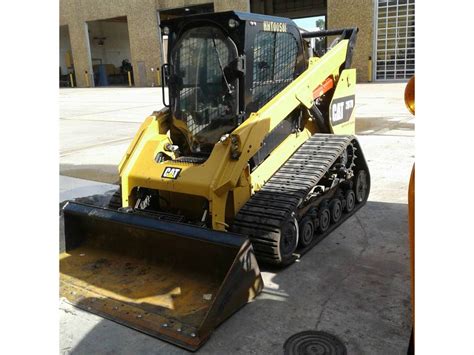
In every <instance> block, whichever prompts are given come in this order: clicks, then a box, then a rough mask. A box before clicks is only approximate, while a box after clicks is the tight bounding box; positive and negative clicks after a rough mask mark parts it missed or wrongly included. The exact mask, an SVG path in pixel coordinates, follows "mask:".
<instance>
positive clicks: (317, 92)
mask: <svg viewBox="0 0 474 355" xmlns="http://www.w3.org/2000/svg"><path fill="white" fill-rule="evenodd" d="M333 87H334V80H333V79H332V77H329V78H327V79H326V80H324V81H323V83H322V84H320V85H318V87H317V88H316V89H314V90H313V99H317V98H318V97H321V96H323V95H324V94H325V93H326V92H328V91H329V90H331V89H332V88H333Z"/></svg>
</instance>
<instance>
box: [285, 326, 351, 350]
mask: <svg viewBox="0 0 474 355" xmlns="http://www.w3.org/2000/svg"><path fill="white" fill-rule="evenodd" d="M283 348H284V349H285V355H346V354H347V349H346V347H345V345H344V343H343V342H342V341H341V340H340V339H339V338H337V337H336V336H334V335H332V334H329V333H326V332H319V331H315V330H307V331H304V332H300V333H296V334H293V335H292V336H291V337H289V338H288V339H287V340H286V341H285V344H284V345H283Z"/></svg>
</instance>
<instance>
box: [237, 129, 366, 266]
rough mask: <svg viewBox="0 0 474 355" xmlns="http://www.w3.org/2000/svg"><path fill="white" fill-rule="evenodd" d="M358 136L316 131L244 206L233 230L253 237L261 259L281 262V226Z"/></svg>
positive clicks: (271, 262)
mask: <svg viewBox="0 0 474 355" xmlns="http://www.w3.org/2000/svg"><path fill="white" fill-rule="evenodd" d="M354 140H355V141H357V140H356V138H355V137H354V136H342V135H332V134H315V135H313V136H312V137H311V138H310V139H308V140H307V141H306V142H305V143H303V144H302V145H301V147H300V148H299V149H298V150H297V151H296V152H295V153H294V154H293V155H292V156H291V157H290V159H288V160H287V161H286V162H285V164H284V165H282V167H281V168H280V169H279V170H278V171H277V172H276V173H275V174H274V175H273V176H272V177H271V178H270V180H268V182H267V183H266V184H265V185H264V186H263V188H262V189H261V190H260V191H258V192H257V193H255V194H254V195H253V196H252V198H251V199H250V200H249V201H248V202H247V203H246V204H245V205H244V206H243V207H242V208H241V209H240V211H239V212H238V214H237V215H236V217H235V219H234V222H233V224H232V226H231V230H232V231H234V232H237V233H241V234H244V235H246V236H248V237H249V239H250V240H251V241H252V245H253V247H254V250H255V254H256V256H257V259H258V260H259V261H263V262H265V263H270V264H279V261H278V260H279V257H278V241H279V239H280V227H282V226H283V224H284V223H285V222H286V221H288V219H289V218H290V217H291V215H292V214H293V213H295V212H296V211H297V209H298V206H299V205H300V204H301V202H302V201H303V199H304V198H305V197H306V195H307V194H308V193H309V192H310V190H311V189H312V188H313V187H314V186H315V185H317V184H318V182H319V180H320V179H321V178H322V177H323V176H324V174H325V173H326V172H327V171H328V170H329V168H330V167H331V165H332V164H333V163H334V162H335V161H336V159H337V158H338V157H339V156H340V155H341V154H342V153H343V151H344V150H345V149H346V147H347V146H348V145H349V144H350V143H351V142H352V141H354ZM355 210H356V209H354V212H355ZM351 214H352V213H351ZM345 219H346V218H344V219H341V222H340V223H342V220H345ZM340 223H338V224H337V225H339V224H340ZM333 229H334V228H331V230H333ZM328 232H329V230H328ZM325 235H327V233H325ZM325 235H324V236H325ZM316 239H317V238H315V241H316ZM319 240H321V238H320V239H319ZM319 240H318V241H319ZM314 244H315V243H313V244H312V245H311V246H310V247H308V248H306V249H309V248H311V247H312V246H314Z"/></svg>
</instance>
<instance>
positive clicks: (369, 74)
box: [367, 55, 372, 83]
mask: <svg viewBox="0 0 474 355" xmlns="http://www.w3.org/2000/svg"><path fill="white" fill-rule="evenodd" d="M368 65H369V67H368V68H367V69H368V71H367V76H368V79H369V80H368V81H369V83H370V82H372V56H370V55H369V63H368Z"/></svg>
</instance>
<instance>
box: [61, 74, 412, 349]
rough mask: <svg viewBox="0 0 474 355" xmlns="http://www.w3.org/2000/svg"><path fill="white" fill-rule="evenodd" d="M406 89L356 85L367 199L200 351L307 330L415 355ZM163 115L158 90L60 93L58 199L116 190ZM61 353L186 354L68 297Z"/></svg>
mask: <svg viewBox="0 0 474 355" xmlns="http://www.w3.org/2000/svg"><path fill="white" fill-rule="evenodd" d="M404 87H405V85H404V84H401V83H391V84H358V85H357V90H356V118H357V121H356V129H357V135H358V139H359V141H360V143H361V146H362V149H363V151H364V155H365V157H366V159H367V162H368V165H369V168H370V173H371V179H372V187H371V193H370V196H369V200H368V202H367V204H366V206H364V207H363V208H362V209H361V210H359V211H358V212H357V213H356V214H355V215H354V216H352V217H351V218H349V219H348V220H347V221H346V222H345V223H344V224H343V225H342V226H340V227H339V228H338V229H336V230H335V231H334V232H333V233H331V235H330V236H328V237H327V238H326V239H325V240H323V241H322V242H321V243H319V244H318V245H317V246H316V247H315V248H314V249H313V250H311V251H310V252H308V253H307V254H306V255H305V256H304V257H303V258H302V259H301V260H300V261H299V262H297V263H295V264H293V265H292V266H290V267H288V268H286V269H284V270H281V271H279V272H271V271H264V272H263V273H262V274H263V279H264V283H265V288H264V290H263V292H262V294H261V295H260V296H259V297H257V298H256V300H255V301H254V302H252V303H250V304H248V305H246V306H245V307H243V308H242V309H241V310H239V311H238V312H237V313H236V314H234V315H233V316H232V317H231V318H230V319H228V320H227V321H225V322H224V323H223V324H222V325H221V326H220V327H219V328H217V330H216V331H215V332H214V334H213V335H212V336H211V338H210V339H209V341H208V342H207V343H206V344H205V345H204V346H203V347H202V348H201V350H200V351H199V353H200V354H229V353H232V354H262V353H271V354H278V353H282V352H283V344H284V342H285V340H286V339H287V338H288V337H290V336H291V335H292V334H294V333H297V332H300V331H304V330H324V331H327V332H330V333H332V334H334V335H336V336H338V337H339V338H340V339H341V340H342V341H343V342H344V344H345V345H346V347H347V349H348V353H349V354H402V353H406V349H407V345H408V340H409V337H410V331H411V305H410V268H409V249H408V233H407V230H408V218H407V213H408V206H407V190H408V181H409V176H410V171H411V167H412V164H413V162H414V160H415V157H414V151H415V149H414V144H415V137H414V136H415V133H414V126H415V125H414V118H413V117H412V116H411V114H409V113H408V111H407V110H406V108H405V105H404V102H403V91H404ZM161 107H162V103H161V92H160V89H159V88H97V89H61V90H60V135H61V136H60V174H61V179H60V199H61V200H66V199H70V198H74V197H80V196H88V195H91V194H95V193H102V192H104V191H108V190H109V189H111V188H113V187H114V186H113V185H110V184H114V183H117V181H118V174H117V164H118V162H119V161H120V159H121V158H122V155H123V153H124V152H125V150H126V148H127V146H128V143H129V142H130V140H131V139H132V138H133V136H134V134H135V132H136V130H137V129H138V127H139V126H140V124H141V122H142V121H143V120H144V119H145V117H146V116H147V115H149V114H150V113H151V112H153V111H154V110H159V109H160V108H161ZM60 322H61V324H60V352H61V353H62V354H91V353H99V354H103V353H113V354H145V353H146V354H149V353H153V354H156V353H162V354H184V353H187V352H186V351H185V350H182V349H180V348H177V347H175V346H173V345H170V344H168V343H165V342H162V341H160V340H157V339H155V338H152V337H150V336H147V335H145V334H142V333H140V332H137V331H135V330H132V329H129V328H127V327H124V326H121V325H119V324H117V323H114V322H112V321H109V320H106V319H103V318H101V317H98V316H96V315H93V314H90V313H88V312H85V311H82V310H80V309H77V308H75V307H73V306H71V305H70V304H68V303H67V302H65V301H64V300H61V301H60Z"/></svg>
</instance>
